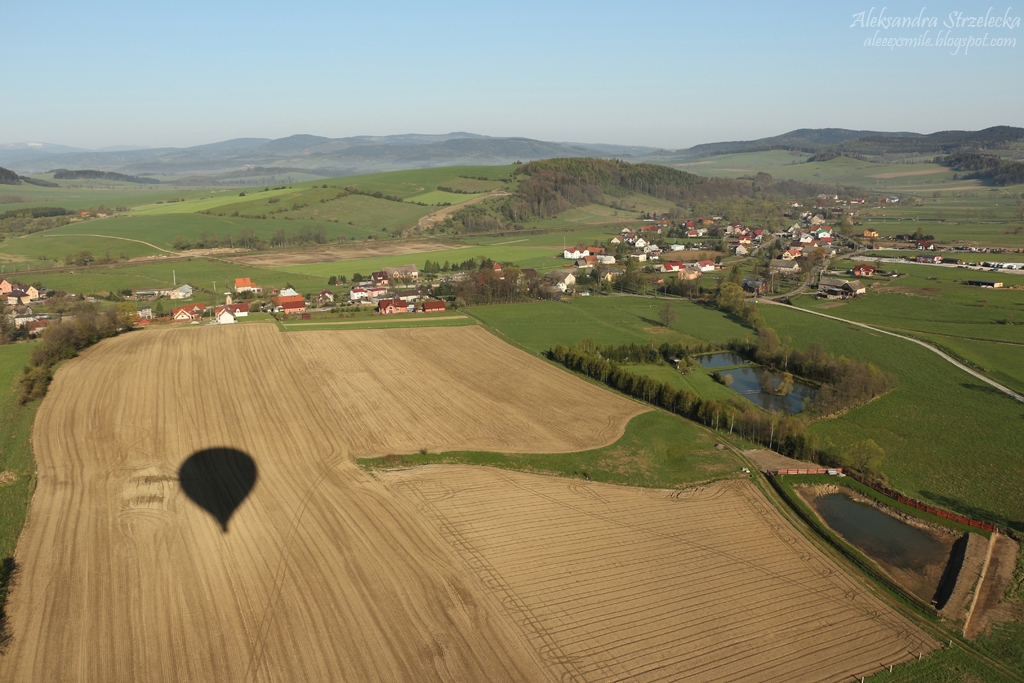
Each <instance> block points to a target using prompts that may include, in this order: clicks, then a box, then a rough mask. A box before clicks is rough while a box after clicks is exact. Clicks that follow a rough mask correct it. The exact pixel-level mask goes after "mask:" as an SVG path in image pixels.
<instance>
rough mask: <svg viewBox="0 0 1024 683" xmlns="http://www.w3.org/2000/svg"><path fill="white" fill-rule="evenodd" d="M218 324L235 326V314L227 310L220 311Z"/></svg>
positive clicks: (217, 317)
mask: <svg viewBox="0 0 1024 683" xmlns="http://www.w3.org/2000/svg"><path fill="white" fill-rule="evenodd" d="M216 319H217V322H218V323H220V324H221V325H233V324H234V323H235V314H234V313H232V312H231V311H229V310H227V309H226V308H221V309H218V312H217V316H216Z"/></svg>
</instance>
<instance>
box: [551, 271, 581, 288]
mask: <svg viewBox="0 0 1024 683" xmlns="http://www.w3.org/2000/svg"><path fill="white" fill-rule="evenodd" d="M544 279H545V280H547V281H548V282H549V283H550V284H552V285H554V286H555V287H557V288H558V289H559V290H561V291H563V292H564V291H566V290H567V289H569V288H570V287H572V286H573V285H575V284H576V276H575V275H573V273H572V272H571V271H568V270H552V271H551V272H549V273H548V274H547V275H545V276H544Z"/></svg>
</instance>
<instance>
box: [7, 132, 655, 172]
mask: <svg viewBox="0 0 1024 683" xmlns="http://www.w3.org/2000/svg"><path fill="white" fill-rule="evenodd" d="M658 151H659V150H657V149H655V148H653V147H631V146H622V145H605V144H594V145H591V144H587V143H559V142H544V141H541V140H531V139H529V138H496V137H488V136H485V135H476V134H474V133H464V132H455V133H447V134H444V135H423V134H406V135H387V136H368V135H361V136H355V137H348V138H327V137H321V136H318V135H292V136H289V137H286V138H279V139H276V140H268V139H265V138H238V139H235V140H226V141H224V142H217V143H213V144H208V145H197V146H195V147H186V148H176V147H164V148H154V149H118V150H108V151H88V150H76V149H70V150H67V151H65V150H59V151H58V150H50V149H45V150H43V149H38V150H36V152H35V153H33V152H32V150H31V149H25V148H22V147H15V146H2V147H0V165H7V166H9V167H11V168H13V169H14V170H16V171H18V172H19V173H21V174H22V175H25V174H29V173H43V172H47V171H50V170H53V169H55V168H66V169H94V170H100V171H113V172H119V173H127V174H131V175H142V174H168V175H177V174H210V173H224V172H235V171H238V170H239V169H243V168H245V167H257V166H261V167H287V168H290V169H294V170H296V171H299V170H305V171H306V172H308V173H313V174H314V175H325V174H326V175H348V174H354V173H369V172H376V171H390V170H397V169H403V168H424V167H431V166H451V165H456V164H505V163H511V162H513V161H524V162H526V161H532V160H535V159H545V158H550V157H580V156H600V157H633V156H635V155H638V154H652V153H656V152H658Z"/></svg>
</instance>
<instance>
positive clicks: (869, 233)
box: [864, 228, 878, 237]
mask: <svg viewBox="0 0 1024 683" xmlns="http://www.w3.org/2000/svg"><path fill="white" fill-rule="evenodd" d="M864 236H865V237H878V231H877V230H872V229H871V228H864Z"/></svg>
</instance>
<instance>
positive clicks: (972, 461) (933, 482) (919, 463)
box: [469, 296, 1024, 529]
mask: <svg viewBox="0 0 1024 683" xmlns="http://www.w3.org/2000/svg"><path fill="white" fill-rule="evenodd" d="M662 303H663V302H662V301H660V300H655V299H648V298H640V297H615V296H610V297H590V298H588V299H579V298H578V299H574V300H573V302H572V303H571V304H562V303H536V304H514V305H503V306H478V307H473V308H471V309H469V312H470V314H471V315H473V316H474V317H477V318H478V319H480V320H481V321H482V322H483V323H485V324H486V325H487V326H488V327H490V328H492V329H494V330H495V331H496V332H497V333H498V334H499V335H501V336H503V337H504V338H506V339H508V340H510V341H512V342H513V343H515V344H518V345H520V346H522V347H523V348H526V349H528V350H530V351H531V352H533V353H543V352H544V351H546V350H548V349H550V348H551V347H553V346H554V345H555V344H557V343H562V344H566V345H570V344H574V343H577V342H579V341H580V340H581V339H584V338H590V339H593V340H594V341H595V342H597V343H598V344H623V343H628V342H637V343H647V342H650V341H651V340H652V339H653V340H654V342H655V343H656V344H659V343H661V342H662V341H668V342H681V343H689V344H700V343H704V342H707V341H711V342H723V341H726V340H728V339H731V338H743V337H747V336H749V337H753V330H751V329H750V328H747V327H745V326H743V325H741V324H739V323H738V322H736V321H735V320H734V319H733V318H731V317H730V316H727V315H725V314H723V313H721V312H719V311H716V310H713V309H709V308H705V307H702V306H699V305H696V304H691V303H688V302H684V301H676V302H674V304H673V305H674V307H676V310H677V316H676V322H675V323H673V325H672V327H671V329H670V330H668V331H665V330H664V328H661V327H660V326H658V325H657V323H656V322H655V320H656V319H657V311H658V307H660V306H661V305H662ZM844 308H845V307H839V308H833V309H829V310H827V311H825V312H827V313H830V314H835V312H836V311H841V310H843V309H844ZM761 313H762V315H763V316H764V318H765V320H766V321H767V323H768V325H769V326H770V327H772V328H774V329H775V330H776V331H777V332H778V334H779V336H780V337H787V336H788V337H790V338H791V339H792V344H793V345H794V346H796V347H798V348H806V347H807V345H808V344H810V343H811V342H819V343H821V344H822V345H823V346H824V347H825V349H826V350H827V351H828V352H830V353H833V354H836V355H844V356H847V357H850V358H857V359H860V360H865V361H871V362H873V363H875V364H877V365H878V366H879V367H880V368H881V369H882V370H884V371H886V372H889V373H892V374H893V375H895V376H896V389H895V390H894V391H893V392H891V393H890V394H888V395H886V396H884V397H881V398H879V399H878V400H876V401H874V402H872V403H870V404H868V405H865V406H861V407H859V408H855V409H853V410H850V411H849V412H847V413H845V414H844V415H842V416H841V417H838V418H833V419H827V420H821V421H819V422H817V423H815V424H814V425H813V426H812V428H811V431H812V432H813V433H815V434H817V435H818V437H819V439H820V440H821V444H820V445H821V446H822V447H824V448H826V449H828V450H832V451H834V452H837V453H839V454H842V453H844V452H846V450H847V449H849V448H850V447H851V446H852V445H853V444H855V443H858V442H861V441H863V440H865V439H872V440H874V441H875V442H876V443H877V444H878V445H879V446H881V448H882V449H883V450H884V451H885V454H886V455H885V458H884V459H883V462H882V466H881V469H882V471H883V472H884V473H885V474H886V475H887V476H888V478H889V480H890V482H891V484H892V485H893V486H894V487H895V488H898V489H899V490H901V491H903V492H904V493H906V494H907V495H910V496H914V497H916V498H919V499H922V500H928V501H931V502H933V503H935V504H937V505H940V506H942V507H947V508H950V509H953V510H957V511H959V512H962V513H964V514H968V515H973V516H976V517H983V518H986V519H991V520H994V521H998V522H1000V523H1002V524H1004V525H1007V526H1013V527H1015V528H1018V529H1024V501H1022V500H1021V498H1020V497H1019V496H1018V495H1016V492H1017V491H1019V490H1020V489H1021V488H1022V487H1024V460H1022V457H1024V456H1022V454H1021V450H1020V446H1019V439H1018V431H1019V430H1018V429H1017V425H1018V424H1020V421H1021V420H1022V419H1024V406H1022V405H1021V404H1020V403H1017V402H1016V401H1014V400H1012V399H1010V398H1009V397H1007V396H1005V395H1003V394H1001V393H998V392H997V391H996V390H995V389H992V388H991V387H990V386H988V385H987V384H984V383H983V382H981V381H980V380H977V379H975V378H973V377H971V376H970V375H968V374H966V373H964V372H962V371H960V370H958V369H956V368H954V367H953V366H951V365H949V364H948V363H946V362H945V361H943V360H942V359H941V358H939V357H938V356H936V355H935V354H934V353H931V352H930V351H928V350H927V349H924V348H921V347H919V346H917V345H916V344H913V343H911V342H907V341H903V340H900V339H895V338H892V337H888V336H887V335H882V334H876V333H872V332H870V331H868V330H865V329H863V328H858V327H853V326H848V325H844V324H843V323H841V322H837V321H830V320H826V319H822V318H818V317H816V316H810V315H807V314H806V313H801V312H800V311H796V310H790V309H788V308H787V307H783V306H762V307H761ZM993 327H995V326H993ZM684 379H685V378H684ZM950 415H956V416H957V418H956V419H955V420H950V419H949V416H950ZM964 425H970V428H969V429H967V428H964ZM965 458H966V459H965Z"/></svg>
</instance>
